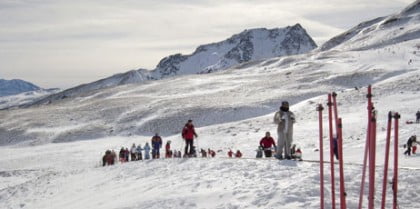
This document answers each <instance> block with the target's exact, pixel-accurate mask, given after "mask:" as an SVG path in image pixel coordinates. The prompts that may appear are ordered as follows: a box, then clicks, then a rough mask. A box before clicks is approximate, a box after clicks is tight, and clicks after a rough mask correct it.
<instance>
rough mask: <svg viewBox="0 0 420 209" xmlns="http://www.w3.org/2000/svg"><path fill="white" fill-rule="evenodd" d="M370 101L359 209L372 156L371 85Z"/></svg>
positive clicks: (369, 90) (368, 97)
mask: <svg viewBox="0 0 420 209" xmlns="http://www.w3.org/2000/svg"><path fill="white" fill-rule="evenodd" d="M366 97H367V99H368V105H367V109H368V127H367V133H366V144H365V156H364V158H363V171H362V182H361V186H360V196H359V209H362V206H363V194H364V189H365V179H366V168H367V158H368V156H369V154H370V152H369V150H370V146H369V145H370V139H371V130H372V110H373V104H372V88H371V86H370V85H369V86H368V93H367V95H366Z"/></svg>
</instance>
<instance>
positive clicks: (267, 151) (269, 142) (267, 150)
mask: <svg viewBox="0 0 420 209" xmlns="http://www.w3.org/2000/svg"><path fill="white" fill-rule="evenodd" d="M260 146H261V147H262V148H263V150H264V155H265V157H271V156H272V150H271V149H272V148H273V147H274V149H276V148H277V147H276V143H275V142H274V139H273V137H271V135H270V132H268V131H267V132H265V137H263V138H262V139H261V140H260Z"/></svg>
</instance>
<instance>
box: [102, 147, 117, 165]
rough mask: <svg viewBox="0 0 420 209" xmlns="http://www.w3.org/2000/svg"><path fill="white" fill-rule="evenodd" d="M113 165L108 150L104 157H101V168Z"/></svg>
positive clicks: (112, 159)
mask: <svg viewBox="0 0 420 209" xmlns="http://www.w3.org/2000/svg"><path fill="white" fill-rule="evenodd" d="M113 164H114V158H113V156H112V153H111V151H110V150H107V151H106V152H105V155H104V156H103V157H102V166H106V165H113Z"/></svg>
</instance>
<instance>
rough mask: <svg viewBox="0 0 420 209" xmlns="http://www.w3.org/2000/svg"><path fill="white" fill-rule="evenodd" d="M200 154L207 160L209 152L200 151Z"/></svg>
mask: <svg viewBox="0 0 420 209" xmlns="http://www.w3.org/2000/svg"><path fill="white" fill-rule="evenodd" d="M200 152H201V157H202V158H206V157H207V152H206V150H204V149H201V150H200Z"/></svg>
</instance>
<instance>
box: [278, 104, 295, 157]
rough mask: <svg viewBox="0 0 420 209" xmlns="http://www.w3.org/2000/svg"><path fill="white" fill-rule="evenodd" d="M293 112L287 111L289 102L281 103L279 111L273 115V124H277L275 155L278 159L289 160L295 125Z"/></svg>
mask: <svg viewBox="0 0 420 209" xmlns="http://www.w3.org/2000/svg"><path fill="white" fill-rule="evenodd" d="M295 121H296V120H295V116H294V114H293V112H291V111H289V102H287V101H283V102H282V103H281V106H280V110H279V111H278V112H276V113H275V115H274V123H275V124H277V134H278V139H277V144H278V146H279V147H278V149H277V154H276V157H277V158H278V159H283V151H284V158H286V159H291V155H290V149H291V145H292V142H293V123H295Z"/></svg>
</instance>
